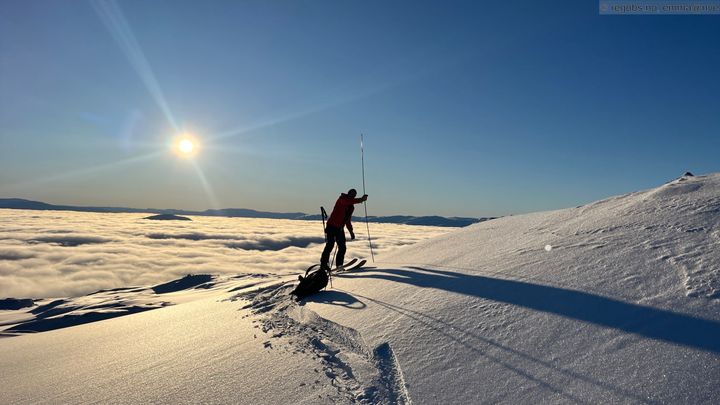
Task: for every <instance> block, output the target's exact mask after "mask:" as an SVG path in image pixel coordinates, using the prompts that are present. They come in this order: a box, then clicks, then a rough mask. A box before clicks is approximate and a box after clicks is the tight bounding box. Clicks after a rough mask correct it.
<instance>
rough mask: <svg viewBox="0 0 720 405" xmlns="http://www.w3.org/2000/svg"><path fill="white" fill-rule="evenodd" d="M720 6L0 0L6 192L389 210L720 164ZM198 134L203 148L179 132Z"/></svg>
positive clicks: (617, 182) (436, 209) (0, 181)
mask: <svg viewBox="0 0 720 405" xmlns="http://www.w3.org/2000/svg"><path fill="white" fill-rule="evenodd" d="M718 18H720V16H600V15H598V4H597V3H596V2H592V1H555V2H538V1H526V2H520V1H503V2H492V3H491V2H478V1H472V2H460V1H458V2H440V1H434V2H424V1H407V2H400V1H393V2H388V1H181V0H172V1H161V0H153V1H141V0H127V1H117V2H107V1H103V2H93V1H38V0H30V1H27V0H17V1H15V0H10V1H9V0H2V1H0V197H22V198H29V199H37V200H43V201H47V202H52V203H64V204H77V205H114V206H131V207H156V208H188V209H205V208H211V207H247V208H255V209H261V210H271V211H304V212H315V211H316V210H317V207H319V206H320V205H326V206H327V205H330V204H331V203H332V202H333V201H334V198H335V197H336V196H337V194H338V193H339V192H340V191H344V190H346V189H347V188H349V187H356V188H358V189H361V186H362V184H361V180H362V178H361V170H360V169H361V166H360V151H359V135H360V133H364V134H365V144H366V145H365V146H366V176H367V186H368V189H367V191H368V193H369V194H370V196H371V198H370V200H369V201H368V204H369V209H370V213H371V214H378V215H383V214H416V215H428V214H440V215H448V216H451V215H465V216H486V215H505V214H511V213H522V212H529V211H537V210H546V209H554V208H562V207H568V206H574V205H578V204H581V203H585V202H589V201H593V200H597V199H600V198H603V197H606V196H609V195H614V194H620V193H625V192H629V191H634V190H638V189H643V188H650V187H654V186H657V185H659V184H661V183H663V182H665V181H667V180H670V179H672V178H674V177H677V176H679V175H681V174H682V173H683V172H685V171H686V170H690V171H693V172H699V173H705V172H713V171H718V170H719V169H720V167H719V166H720V163H719V162H720V160H719V159H718V158H717V156H718V152H719V151H720V118H718V117H720V96H719V95H720V81H718V80H717V72H719V71H720V47H718V44H717V38H720V20H718ZM178 132H190V133H192V134H193V135H194V136H195V137H196V138H197V140H198V141H199V144H200V149H199V152H198V154H197V156H196V157H195V158H194V159H193V160H188V159H181V158H178V157H177V156H176V155H175V154H173V153H172V151H171V150H170V148H169V147H168V143H169V142H170V141H171V139H172V138H173V137H174V136H175V135H176V134H177V133H178Z"/></svg>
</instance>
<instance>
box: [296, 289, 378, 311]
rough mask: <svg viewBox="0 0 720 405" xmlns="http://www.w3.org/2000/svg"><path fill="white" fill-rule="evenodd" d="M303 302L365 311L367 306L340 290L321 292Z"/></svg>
mask: <svg viewBox="0 0 720 405" xmlns="http://www.w3.org/2000/svg"><path fill="white" fill-rule="evenodd" d="M302 302H318V303H323V304H330V305H338V306H341V307H345V308H350V309H363V308H365V307H366V306H367V305H365V303H364V302H362V301H360V300H359V299H357V298H355V297H354V296H352V295H351V294H348V293H346V292H344V291H339V290H328V291H320V292H319V293H317V294H313V295H310V296H308V297H305V298H304V299H302Z"/></svg>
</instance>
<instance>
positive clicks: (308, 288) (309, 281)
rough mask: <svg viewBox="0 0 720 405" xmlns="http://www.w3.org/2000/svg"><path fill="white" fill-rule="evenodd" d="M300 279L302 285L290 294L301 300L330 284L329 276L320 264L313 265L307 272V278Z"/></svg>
mask: <svg viewBox="0 0 720 405" xmlns="http://www.w3.org/2000/svg"><path fill="white" fill-rule="evenodd" d="M298 279H299V280H300V284H298V285H297V287H295V289H294V290H293V291H292V292H291V293H290V294H291V295H294V296H295V297H297V299H298V300H299V299H301V298H305V297H307V296H308V295H311V294H315V293H316V292H318V291H320V290H322V289H323V288H325V286H326V285H327V283H328V274H327V272H326V271H325V270H323V269H322V268H320V265H319V264H313V265H312V266H310V267H308V269H307V270H305V276H304V277H303V276H298Z"/></svg>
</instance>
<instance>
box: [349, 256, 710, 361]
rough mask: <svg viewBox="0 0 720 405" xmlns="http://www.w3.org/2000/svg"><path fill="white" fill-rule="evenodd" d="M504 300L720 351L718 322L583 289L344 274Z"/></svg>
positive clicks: (428, 272)
mask: <svg viewBox="0 0 720 405" xmlns="http://www.w3.org/2000/svg"><path fill="white" fill-rule="evenodd" d="M342 276H343V277H348V278H378V279H384V280H389V281H395V282H399V283H407V284H412V285H415V286H418V287H425V288H435V289H440V290H445V291H450V292H454V293H458V294H464V295H469V296H474V297H478V298H485V299H489V300H494V301H498V302H505V303H508V304H512V305H517V306H521V307H525V308H530V309H534V310H537V311H543V312H548V313H552V314H556V315H560V316H564V317H567V318H572V319H577V320H580V321H584V322H589V323H594V324H596V325H602V326H606V327H610V328H614V329H618V330H622V331H625V332H629V333H634V334H637V335H640V336H645V337H648V338H652V339H656V340H661V341H665V342H670V343H675V344H680V345H684V346H688V347H692V348H695V349H700V350H706V351H710V352H714V353H720V322H716V321H712V320H707V319H702V318H697V317H693V316H690V315H683V314H678V313H675V312H671V311H667V310H663V309H657V308H651V307H646V306H642V305H637V304H632V303H627V302H622V301H618V300H615V299H612V298H607V297H603V296H599V295H594V294H589V293H586V292H582V291H576V290H569V289H564V288H558V287H551V286H545V285H540V284H533V283H528V282H525V281H516V280H503V279H498V278H491V277H485V276H476V275H469V274H463V273H455V272H450V271H443V270H433V269H427V268H421V267H411V268H404V269H378V270H374V271H372V272H364V273H363V272H359V273H347V274H343V275H342Z"/></svg>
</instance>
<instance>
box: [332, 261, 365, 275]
mask: <svg viewBox="0 0 720 405" xmlns="http://www.w3.org/2000/svg"><path fill="white" fill-rule="evenodd" d="M356 261H357V260H356ZM366 263H367V260H365V259H362V260H360V261H357V263H355V262H354V261H350V262H348V264H347V265H345V266H344V267H345V269H344V270H342V271H338V272H337V273H345V272H348V271H353V270H358V269H361V268H362V267H363V266H365V264H366Z"/></svg>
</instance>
